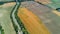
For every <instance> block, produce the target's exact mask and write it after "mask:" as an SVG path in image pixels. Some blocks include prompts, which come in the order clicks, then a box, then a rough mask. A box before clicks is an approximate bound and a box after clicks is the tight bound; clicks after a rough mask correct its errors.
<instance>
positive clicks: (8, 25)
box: [0, 4, 16, 34]
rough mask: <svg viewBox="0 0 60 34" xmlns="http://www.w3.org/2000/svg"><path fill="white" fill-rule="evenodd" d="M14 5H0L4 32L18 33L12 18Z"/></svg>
mask: <svg viewBox="0 0 60 34" xmlns="http://www.w3.org/2000/svg"><path fill="white" fill-rule="evenodd" d="M13 7H14V5H11V4H10V5H8V4H7V5H6V4H5V5H4V4H3V5H0V24H1V26H2V29H4V34H16V32H15V30H14V27H13V24H12V21H11V19H10V13H11V10H12V9H13Z"/></svg>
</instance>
